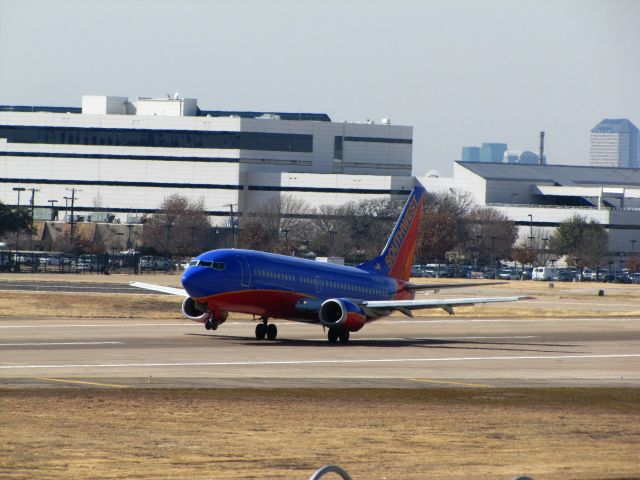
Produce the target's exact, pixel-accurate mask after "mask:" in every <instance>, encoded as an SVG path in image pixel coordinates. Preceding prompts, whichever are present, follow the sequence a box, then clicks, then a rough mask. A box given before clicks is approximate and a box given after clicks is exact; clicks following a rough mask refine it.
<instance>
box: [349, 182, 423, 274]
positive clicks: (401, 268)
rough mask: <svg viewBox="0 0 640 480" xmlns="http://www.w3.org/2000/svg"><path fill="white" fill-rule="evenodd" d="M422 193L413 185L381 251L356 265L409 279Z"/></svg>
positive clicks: (416, 238) (420, 188)
mask: <svg viewBox="0 0 640 480" xmlns="http://www.w3.org/2000/svg"><path fill="white" fill-rule="evenodd" d="M425 194H426V191H425V190H424V188H422V187H420V186H416V187H414V188H413V190H412V191H411V194H410V195H409V198H408V199H407V203H405V205H404V208H403V209H402V213H401V214H400V217H399V218H398V221H397V222H396V225H395V227H394V228H393V232H392V233H391V236H390V237H389V240H387V244H386V245H385V247H384V249H383V250H382V253H381V254H380V255H379V256H378V257H376V258H374V259H373V260H369V261H368V262H364V263H363V264H361V265H358V268H361V269H363V270H367V271H374V272H377V273H383V274H385V275H388V276H390V277H394V278H397V279H400V280H405V281H406V280H409V275H410V274H411V265H412V264H413V257H414V254H415V250H416V242H417V240H418V229H419V226H420V219H421V218H422V209H423V205H424V197H425Z"/></svg>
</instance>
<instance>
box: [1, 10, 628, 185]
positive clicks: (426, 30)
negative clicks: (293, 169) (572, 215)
mask: <svg viewBox="0 0 640 480" xmlns="http://www.w3.org/2000/svg"><path fill="white" fill-rule="evenodd" d="M639 48H640V1H636V0H606V1H603V0H595V1H591V0H575V1H570V0H566V1H565V0H535V1H534V0H531V1H527V0H511V1H506V0H486V1H478V0H468V1H465V0H459V1H455V0H442V1H429V0H423V1H418V0H416V1H409V0H407V1H398V0H396V1H374V0H335V1H331V0H324V1H304V0H278V1H275V0H274V1H268V0H254V1H248V0H247V1H242V0H235V1H197V0H180V1H177V0H176V1H162V0H155V1H134V0H124V1H121V0H108V1H107V0H105V1H101V2H98V1H90V0H77V1H64V0H58V1H44V0H43V1H30V0H0V104H13V105H34V104H35V105H65V106H67V105H69V106H80V103H81V96H82V94H105V95H123V96H129V97H130V98H135V97H137V96H159V95H164V94H165V93H169V92H176V91H179V92H180V94H181V96H186V97H195V98H197V99H198V104H199V105H200V106H201V107H203V108H207V109H230V110H231V109H233V110H241V109H246V110H275V111H292V112H326V113H328V114H329V115H330V116H331V118H332V119H334V120H338V121H341V120H352V121H356V120H364V119H367V118H370V119H373V120H380V119H381V118H384V117H388V118H390V119H391V121H392V123H395V124H402V125H412V126H413V127H414V150H413V158H414V174H416V175H421V174H424V173H425V172H426V171H427V170H430V169H439V170H440V171H441V172H442V173H443V174H449V173H450V172H451V164H452V161H453V160H457V159H459V158H460V150H461V147H462V146H464V145H478V144H480V143H481V142H492V141H493V142H504V143H508V144H509V148H512V149H531V150H534V151H536V149H537V144H538V134H539V131H540V130H545V131H546V146H547V154H548V159H549V162H550V163H555V164H586V163H587V162H588V155H589V130H590V129H591V128H592V127H593V126H594V125H595V124H596V123H598V122H599V121H600V120H601V119H602V118H605V117H608V118H620V117H626V118H629V119H630V120H631V121H632V122H634V123H635V124H636V125H638V126H640V51H639Z"/></svg>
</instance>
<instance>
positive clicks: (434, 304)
mask: <svg viewBox="0 0 640 480" xmlns="http://www.w3.org/2000/svg"><path fill="white" fill-rule="evenodd" d="M518 300H532V297H476V298H444V299H437V300H363V301H361V302H359V304H360V305H361V306H362V307H363V309H365V310H366V309H369V310H372V311H374V312H375V311H383V312H384V311H385V310H386V311H389V310H398V311H400V312H402V313H404V314H405V315H407V316H412V314H411V311H412V310H419V309H423V308H442V309H443V310H444V311H446V312H447V313H448V314H449V315H453V313H454V312H453V307H459V306H463V305H475V304H477V303H499V302H517V301H518Z"/></svg>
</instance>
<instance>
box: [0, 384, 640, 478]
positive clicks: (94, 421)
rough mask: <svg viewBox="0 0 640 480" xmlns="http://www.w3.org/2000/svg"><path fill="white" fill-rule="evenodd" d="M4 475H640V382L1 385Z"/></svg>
mask: <svg viewBox="0 0 640 480" xmlns="http://www.w3.org/2000/svg"><path fill="white" fill-rule="evenodd" d="M0 412H1V413H0V420H1V422H2V428H1V429H0V477H2V478H11V479H27V478H52V479H56V478H65V479H80V478H109V479H110V478H130V479H147V478H149V479H151V478H153V479H158V478H163V479H168V478H203V479H204V478H216V479H224V478H233V479H249V478H265V479H276V478H277V479H284V478H286V479H294V478H299V479H302V478H308V476H309V475H310V474H311V472H312V471H314V470H315V469H316V468H319V467H320V466H322V465H324V464H326V463H337V464H340V465H342V466H343V467H345V468H347V469H348V470H349V472H350V473H351V474H352V475H353V477H354V478H356V479H375V478H379V479H382V478H389V479H390V478H394V479H424V478H432V479H454V478H474V479H475V478H477V479H486V478H513V477H514V476H516V475H517V474H525V473H526V474H529V475H533V476H534V477H536V478H545V479H555V478H557V479H565V478H573V479H596V478H638V475H639V474H640V457H639V456H638V450H639V449H640V390H633V389H629V390H624V389H605V390H589V389H548V390H506V391H498V390H482V391H469V390H452V389H430V390H148V391H145V390H94V389H74V390H70V389H68V390H43V389H39V390H2V391H0Z"/></svg>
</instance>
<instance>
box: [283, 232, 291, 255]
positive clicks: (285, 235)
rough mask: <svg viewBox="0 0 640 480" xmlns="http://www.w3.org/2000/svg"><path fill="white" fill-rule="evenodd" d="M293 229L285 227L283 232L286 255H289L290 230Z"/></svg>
mask: <svg viewBox="0 0 640 480" xmlns="http://www.w3.org/2000/svg"><path fill="white" fill-rule="evenodd" d="M290 231H291V230H290V229H288V228H283V229H282V233H284V251H285V254H286V255H289V232H290Z"/></svg>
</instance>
